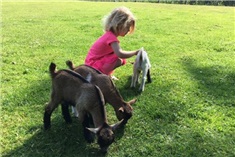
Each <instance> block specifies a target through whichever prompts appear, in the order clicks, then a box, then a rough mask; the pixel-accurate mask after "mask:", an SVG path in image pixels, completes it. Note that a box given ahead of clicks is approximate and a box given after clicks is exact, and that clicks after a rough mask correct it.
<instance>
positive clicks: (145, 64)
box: [131, 47, 152, 92]
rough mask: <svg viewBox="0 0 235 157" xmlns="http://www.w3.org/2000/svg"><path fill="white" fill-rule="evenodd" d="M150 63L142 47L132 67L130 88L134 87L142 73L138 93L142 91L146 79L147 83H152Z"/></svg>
mask: <svg viewBox="0 0 235 157" xmlns="http://www.w3.org/2000/svg"><path fill="white" fill-rule="evenodd" d="M150 67H151V64H150V61H149V58H148V55H147V52H146V51H145V50H144V48H143V47H142V48H141V49H140V51H139V53H138V55H137V57H136V59H135V63H134V66H133V75H132V81H131V87H135V86H136V83H137V82H138V79H139V75H140V73H141V71H142V81H141V85H140V88H139V91H141V92H142V91H144V86H145V80H146V79H148V82H152V80H151V77H150Z"/></svg>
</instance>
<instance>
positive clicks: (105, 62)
mask: <svg viewBox="0 0 235 157" xmlns="http://www.w3.org/2000/svg"><path fill="white" fill-rule="evenodd" d="M104 22H105V23H104V30H105V33H104V34H103V35H102V36H101V37H100V38H99V39H98V40H97V41H96V42H95V43H94V44H93V45H92V47H91V48H90V50H89V52H88V54H87V56H86V60H85V64H86V65H89V66H91V67H93V68H95V69H97V70H99V71H101V72H102V73H104V74H106V75H111V74H112V73H113V71H114V69H115V68H117V67H119V66H121V65H124V64H126V60H125V58H129V57H132V56H134V55H137V53H138V51H139V50H136V51H124V50H122V49H121V47H120V46H119V40H118V38H117V37H118V36H122V37H124V36H125V35H126V34H127V33H133V31H134V29H135V17H134V16H133V14H132V13H131V11H130V10H129V9H128V8H126V7H120V8H116V9H114V10H113V11H112V12H111V13H110V14H109V15H108V16H107V17H106V19H105V21H104ZM114 79H115V77H114Z"/></svg>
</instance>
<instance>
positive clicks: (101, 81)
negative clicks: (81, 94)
mask: <svg viewBox="0 0 235 157" xmlns="http://www.w3.org/2000/svg"><path fill="white" fill-rule="evenodd" d="M66 64H67V66H68V67H69V68H70V69H71V70H74V71H76V72H77V73H79V74H80V75H82V76H83V77H84V78H86V79H87V80H89V82H91V83H92V84H94V85H97V86H98V87H99V88H100V90H101V91H102V93H103V95H104V99H105V102H106V103H109V104H111V105H112V106H113V108H114V110H115V113H116V116H117V118H118V119H119V120H121V119H124V121H123V123H122V124H126V123H127V121H128V119H130V118H131V116H132V111H133V108H132V106H131V105H132V104H134V103H135V102H136V100H137V99H133V100H131V101H129V102H125V101H124V100H123V98H122V96H121V95H120V93H119V91H118V90H117V88H116V87H115V85H114V84H113V81H112V80H111V78H110V77H109V76H107V75H105V74H103V73H101V72H100V71H98V70H96V69H94V68H92V67H90V66H87V65H80V66H77V67H75V66H74V65H73V63H72V61H67V62H66Z"/></svg>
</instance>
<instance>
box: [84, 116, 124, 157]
mask: <svg viewBox="0 0 235 157" xmlns="http://www.w3.org/2000/svg"><path fill="white" fill-rule="evenodd" d="M122 122H123V120H121V121H119V122H118V123H116V124H113V125H111V126H110V125H108V124H107V123H106V122H105V123H104V124H103V125H102V126H101V127H98V128H87V129H88V130H90V131H91V132H93V133H95V134H96V135H97V137H98V141H97V142H98V144H99V146H100V149H101V152H102V153H107V150H108V147H109V145H111V144H112V143H113V142H114V138H115V136H114V133H113V132H114V130H116V129H117V128H118V127H119V126H120V124H121V123H122Z"/></svg>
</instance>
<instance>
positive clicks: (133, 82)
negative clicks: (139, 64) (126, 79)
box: [131, 69, 140, 87]
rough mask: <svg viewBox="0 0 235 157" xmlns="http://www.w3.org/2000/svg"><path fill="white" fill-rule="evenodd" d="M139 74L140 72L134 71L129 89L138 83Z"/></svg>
mask: <svg viewBox="0 0 235 157" xmlns="http://www.w3.org/2000/svg"><path fill="white" fill-rule="evenodd" d="M139 74H140V71H139V70H137V69H135V70H134V73H133V75H132V82H131V87H135V86H136V83H138V78H139Z"/></svg>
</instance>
